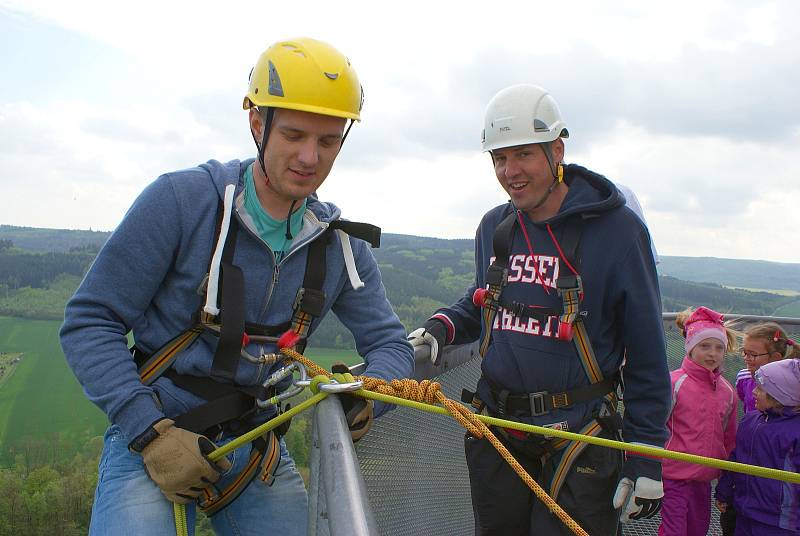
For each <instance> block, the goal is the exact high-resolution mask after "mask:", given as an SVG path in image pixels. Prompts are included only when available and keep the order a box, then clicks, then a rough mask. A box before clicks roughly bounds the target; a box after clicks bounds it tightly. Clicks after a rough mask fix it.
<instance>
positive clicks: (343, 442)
mask: <svg viewBox="0 0 800 536" xmlns="http://www.w3.org/2000/svg"><path fill="white" fill-rule="evenodd" d="M311 441H312V443H311V460H310V463H309V476H310V478H309V480H310V482H309V490H308V503H309V504H308V534H314V535H317V536H327V535H333V536H344V535H347V536H373V535H375V536H377V535H378V534H379V531H378V525H377V523H376V522H375V517H374V515H373V514H372V508H371V507H370V504H369V499H368V498H367V492H366V486H365V485H364V478H363V476H362V475H361V466H360V465H359V463H358V458H356V453H355V449H354V448H353V441H352V439H351V438H350V431H349V430H348V428H347V422H346V421H345V418H344V412H343V411H342V404H341V402H340V401H339V397H338V396H337V395H329V396H328V397H326V398H325V399H324V400H322V401H320V402H319V403H318V404H317V405H316V407H315V408H314V422H313V428H312V440H311Z"/></svg>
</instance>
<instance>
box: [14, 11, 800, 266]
mask: <svg viewBox="0 0 800 536" xmlns="http://www.w3.org/2000/svg"><path fill="white" fill-rule="evenodd" d="M0 6H5V7H0V23H2V24H3V25H4V26H0V28H6V29H9V28H10V29H12V30H15V31H13V32H5V33H6V35H7V36H11V37H7V38H3V37H2V36H0V44H4V43H5V41H4V39H16V40H17V41H18V42H19V43H21V44H24V46H25V47H26V54H27V55H28V56H30V57H32V58H34V60H31V61H33V62H34V65H36V69H32V68H30V66H27V67H24V68H23V66H25V65H27V64H21V63H20V62H18V61H16V60H15V59H14V58H13V57H11V56H9V57H6V56H5V55H4V54H5V51H4V53H3V54H0V68H4V67H5V68H6V71H5V72H9V70H11V71H12V72H16V73H19V76H16V77H15V76H10V77H5V79H4V85H5V87H4V88H0V98H1V99H2V100H0V185H1V186H2V190H3V194H4V195H3V196H2V197H1V198H0V213H2V214H3V223H11V224H17V225H33V226H46V227H71V228H86V227H92V228H95V229H111V228H113V227H114V226H115V225H116V223H117V222H118V221H119V219H120V218H121V217H122V215H123V214H124V211H125V210H126V209H127V207H128V206H129V204H130V203H131V202H132V200H133V199H134V197H135V196H136V195H137V194H138V192H139V191H140V190H141V189H142V188H143V187H144V186H145V185H146V184H147V183H149V182H150V181H151V180H153V179H154V178H155V177H156V176H157V175H158V174H160V173H163V172H166V171H170V170H173V169H179V168H183V167H187V166H191V165H195V164H197V163H200V162H202V161H205V160H207V159H209V158H216V159H219V160H227V159H232V158H240V157H241V158H244V157H247V156H250V155H252V154H253V149H252V140H251V139H250V137H249V134H248V131H247V127H246V115H245V114H244V112H243V111H242V110H241V108H240V103H241V98H242V95H243V93H244V91H245V86H246V78H247V73H248V72H249V69H250V67H251V65H252V64H253V62H254V61H255V59H256V58H257V56H258V53H259V52H260V50H261V49H263V48H264V47H265V46H266V45H268V44H269V43H271V42H273V41H275V40H277V39H279V38H283V37H290V36H295V35H313V36H315V37H318V38H320V39H324V40H328V41H330V42H332V43H334V44H335V45H336V46H337V47H339V48H340V49H341V50H343V51H345V52H346V53H347V54H348V55H349V56H350V57H351V59H352V60H353V62H354V64H355V66H356V68H357V70H358V72H359V75H360V78H361V80H362V82H363V84H364V86H365V92H366V104H365V109H364V113H363V119H364V120H363V122H362V123H361V124H358V125H356V126H355V127H354V128H353V131H352V132H351V135H350V138H349V139H348V141H347V144H346V146H345V148H344V150H343V153H342V155H341V156H340V158H339V161H338V162H337V165H336V167H335V168H334V171H333V173H332V175H331V177H330V178H329V180H328V182H327V183H326V184H325V185H324V186H323V188H322V190H321V192H320V195H321V197H322V198H324V199H329V200H332V201H334V202H336V203H337V204H338V205H340V206H341V207H342V208H343V210H344V214H345V215H346V217H348V218H350V219H353V220H362V221H371V222H373V223H376V224H378V225H381V226H382V227H383V228H384V229H385V230H386V231H389V232H397V233H407V234H420V235H430V236H439V237H447V238H454V237H463V238H468V237H472V236H473V234H474V228H475V226H476V225H477V223H478V221H479V220H480V217H481V215H482V214H483V212H485V211H486V210H487V209H488V208H490V207H491V206H494V205H495V204H498V203H501V202H503V201H504V200H505V196H504V194H503V192H502V190H501V189H500V187H499V186H497V183H496V181H495V179H494V177H493V173H492V169H491V166H490V165H489V162H488V160H487V157H486V156H485V155H482V154H481V153H480V152H479V136H480V129H481V127H482V117H481V116H482V113H483V108H484V106H485V103H486V102H487V101H488V99H489V98H490V97H491V95H493V94H494V93H495V92H496V91H497V90H498V89H500V88H502V87H504V86H506V85H509V84H512V83H517V82H532V83H538V84H541V85H543V86H545V87H547V88H548V89H550V90H551V92H552V93H553V94H554V95H555V97H556V98H557V100H558V101H559V103H560V105H561V109H562V112H563V113H564V115H565V117H566V118H567V120H568V122H569V124H570V127H571V128H570V130H571V133H572V137H571V138H570V140H569V143H568V160H570V161H575V162H577V163H580V164H582V165H585V166H587V167H589V168H591V169H593V170H595V171H597V172H599V173H602V174H605V175H607V176H608V177H609V178H611V179H615V180H619V181H620V182H623V183H625V184H628V185H629V186H631V187H632V188H633V189H634V190H635V191H636V193H637V194H638V196H639V198H640V200H641V201H642V204H643V205H644V209H645V213H646V215H647V218H648V220H649V222H650V226H651V231H652V234H653V236H654V237H655V239H656V243H657V245H658V247H659V251H660V252H661V253H663V254H668V255H669V254H672V255H716V256H725V257H737V258H760V259H768V260H777V261H792V262H798V261H800V254H798V253H795V252H794V251H792V250H791V249H790V248H787V247H786V244H793V243H794V242H795V241H796V240H795V235H796V232H795V231H794V229H796V228H797V224H798V223H800V222H798V221H797V218H798V216H797V214H798V211H797V210H796V209H795V208H794V207H797V206H800V190H798V188H799V187H798V186H797V185H798V181H797V180H796V175H797V173H796V169H797V162H796V161H797V156H798V154H800V150H799V149H800V101H798V100H797V98H796V97H795V93H796V89H795V88H796V87H797V86H798V85H800V74H798V71H797V69H796V65H797V63H798V61H800V52H798V51H800V36H798V34H797V32H796V31H795V29H794V27H793V25H794V24H795V21H796V20H797V19H798V15H800V6H799V5H798V4H796V3H794V2H791V1H772V2H759V3H758V4H757V5H756V4H751V3H749V2H730V1H722V0H717V1H710V2H694V1H688V0H677V1H675V2H670V3H666V4H660V5H654V4H650V3H641V2H634V1H619V2H603V3H597V2H566V3H558V4H553V3H550V4H541V3H518V2H499V3H495V4H493V6H492V7H491V8H490V9H488V8H487V6H486V4H485V3H478V2H459V3H445V2H414V1H409V2H405V3H403V4H392V5H385V4H381V3H366V4H365V3H359V2H347V1H344V2H337V3H330V2H306V3H303V4H302V6H294V5H289V4H281V5H270V6H269V8H268V9H267V8H265V7H264V4H263V3H258V2H244V1H239V2H236V1H234V2H228V3H225V4H224V7H223V5H222V4H212V5H207V4H203V3H189V2H182V1H181V2H163V1H162V2H154V1H149V0H148V1H142V2H136V3H133V4H128V5H126V6H125V7H124V8H122V9H123V10H122V11H119V9H120V8H119V7H117V8H115V9H114V10H110V9H109V8H108V4H107V3H104V2H99V1H78V2H69V3H64V2H55V1H54V0H46V1H45V0H25V1H24V2H23V1H21V0H0ZM386 10H388V13H387V12H386ZM112 11H113V12H112ZM37 44H39V46H37ZM7 45H8V46H4V47H3V48H4V49H5V50H9V51H14V45H15V42H14V41H9V42H8V43H7ZM33 200H35V201H36V203H37V204H36V206H37V209H36V210H31V209H30V207H29V203H30V202H31V201H33ZM778 214H779V215H780V217H777V216H776V215H778Z"/></svg>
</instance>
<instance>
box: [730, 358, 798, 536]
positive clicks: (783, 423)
mask: <svg viewBox="0 0 800 536" xmlns="http://www.w3.org/2000/svg"><path fill="white" fill-rule="evenodd" d="M755 382H756V388H755V389H754V392H753V394H754V396H755V399H756V409H757V410H758V411H752V412H750V413H747V414H746V415H745V416H744V418H743V419H742V422H741V423H740V425H739V431H738V434H737V437H736V449H735V450H734V451H733V453H732V454H731V457H730V459H731V460H732V461H736V462H741V463H747V464H752V465H758V466H761V467H772V468H775V469H783V470H785V471H794V472H797V471H798V469H800V360H798V359H784V360H781V361H775V362H773V363H767V364H766V365H763V366H762V367H761V368H759V369H758V370H756V373H755ZM716 499H717V508H719V510H720V511H721V512H725V511H726V510H727V509H728V508H729V506H733V507H734V508H735V510H736V532H735V535H736V536H750V535H752V536H762V535H763V536H789V535H794V536H797V535H800V484H790V483H788V482H782V481H779V480H773V479H768V478H762V477H756V476H750V475H745V474H742V473H735V472H728V471H725V472H723V474H722V478H721V479H720V482H719V485H718V486H717V492H716Z"/></svg>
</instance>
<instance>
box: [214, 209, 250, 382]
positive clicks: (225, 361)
mask: <svg viewBox="0 0 800 536" xmlns="http://www.w3.org/2000/svg"><path fill="white" fill-rule="evenodd" d="M238 229H239V225H238V224H237V223H236V219H235V218H231V225H230V227H229V229H228V236H227V237H226V238H225V247H224V248H223V250H222V262H221V269H222V276H221V278H222V284H221V285H220V294H221V295H222V296H221V298H220V302H221V304H222V307H221V308H220V318H221V324H220V332H219V342H218V343H217V349H216V351H215V352H214V361H213V363H212V365H211V376H212V377H216V378H221V379H223V380H227V381H229V382H233V381H234V378H235V377H236V369H237V368H238V366H239V355H240V353H241V350H242V337H243V336H244V303H245V300H244V275H243V274H242V270H241V268H239V267H238V266H236V265H234V264H233V253H234V250H235V249H236V236H237V234H238Z"/></svg>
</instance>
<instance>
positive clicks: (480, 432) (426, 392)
mask: <svg viewBox="0 0 800 536" xmlns="http://www.w3.org/2000/svg"><path fill="white" fill-rule="evenodd" d="M281 353H283V354H284V355H286V356H287V357H289V358H290V359H293V360H295V361H298V362H299V363H301V364H302V365H303V366H305V367H306V370H307V371H308V373H309V375H310V376H319V375H323V376H325V377H328V378H330V377H331V373H330V372H328V371H327V370H325V369H323V368H322V367H320V366H319V365H317V364H316V363H314V362H313V361H311V360H310V359H308V358H306V357H304V356H303V355H302V354H299V353H298V352H296V351H294V350H293V349H291V348H282V349H281ZM355 378H356V379H357V380H361V381H362V382H364V389H365V390H367V391H373V392H376V393H381V394H384V395H390V396H396V397H399V398H404V399H406V400H412V401H414V402H422V403H425V404H434V403H437V402H438V403H439V404H441V405H442V407H444V408H445V409H447V411H448V412H449V413H450V415H452V416H453V418H455V419H456V420H457V421H458V422H459V424H461V426H463V427H464V428H466V429H467V431H468V432H469V433H470V434H471V435H472V436H474V437H476V438H478V439H482V438H486V439H487V440H488V441H489V442H490V443H491V444H492V446H494V448H495V449H497V452H499V453H500V455H501V456H502V457H503V459H505V460H506V462H508V464H509V465H510V466H511V468H512V469H514V472H516V473H517V474H518V475H519V477H520V478H521V479H522V480H523V481H524V482H525V484H527V485H528V487H529V488H530V489H531V491H533V493H534V494H535V495H536V497H538V498H539V500H540V501H542V502H543V503H544V504H545V505H546V506H547V508H548V509H549V510H550V511H551V512H553V513H554V514H555V515H557V516H558V518H559V519H560V520H561V521H562V523H564V525H566V526H567V527H568V528H569V529H570V530H572V532H573V533H575V534H578V535H580V536H589V535H588V533H587V532H586V531H585V530H583V528H581V526H580V525H578V523H577V522H575V520H574V519H572V518H571V517H570V516H569V514H567V513H566V512H565V511H564V510H563V509H562V508H561V507H560V506H559V505H558V503H556V501H554V500H553V498H552V497H550V496H549V495H548V494H547V492H545V491H544V490H543V489H542V487H541V486H540V485H539V484H538V483H537V482H536V481H535V480H534V479H533V478H532V477H531V476H530V475H529V474H528V473H527V471H525V469H524V468H523V467H522V465H520V463H519V462H518V461H517V460H516V459H515V458H514V456H513V455H512V454H511V453H510V452H509V451H508V449H507V448H506V447H505V445H503V444H502V443H501V442H500V440H499V439H497V437H496V436H495V435H494V434H493V433H492V431H491V430H489V427H487V426H486V425H485V424H484V423H483V422H481V421H480V419H478V418H477V417H476V416H475V415H474V414H473V413H472V412H471V411H470V410H469V409H467V408H466V407H464V406H462V405H461V404H459V403H457V402H454V401H453V400H451V399H449V398H447V397H446V396H445V395H444V393H442V392H441V389H440V385H439V383H438V382H432V381H430V380H422V381H421V382H417V381H416V380H411V379H407V378H406V379H402V380H392V381H391V382H389V383H386V380H381V379H379V378H371V377H369V376H357V377H355Z"/></svg>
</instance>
